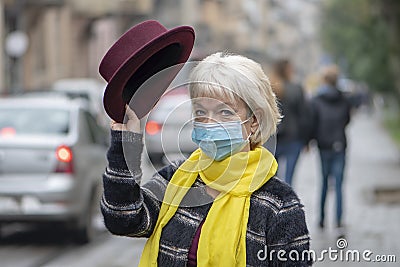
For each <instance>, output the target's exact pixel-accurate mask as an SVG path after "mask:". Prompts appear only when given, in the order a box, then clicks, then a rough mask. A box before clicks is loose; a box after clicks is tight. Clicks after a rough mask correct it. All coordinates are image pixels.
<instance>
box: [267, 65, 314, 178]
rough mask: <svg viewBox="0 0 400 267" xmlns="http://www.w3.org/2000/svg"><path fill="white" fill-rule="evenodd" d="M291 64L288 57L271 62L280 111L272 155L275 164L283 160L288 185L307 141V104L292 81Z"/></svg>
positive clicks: (300, 91) (302, 93)
mask: <svg viewBox="0 0 400 267" xmlns="http://www.w3.org/2000/svg"><path fill="white" fill-rule="evenodd" d="M292 76H293V67H292V64H291V63H290V61H289V60H287V59H281V60H278V61H277V62H276V63H275V65H274V77H275V80H276V81H275V82H274V90H275V93H276V94H277V97H278V100H279V107H280V109H281V113H282V115H283V118H282V121H281V122H280V124H279V125H278V132H277V145H276V152H275V156H276V158H277V159H278V162H279V165H281V163H282V161H283V160H284V161H285V163H286V168H285V175H284V179H285V181H286V182H287V183H288V184H289V185H292V181H293V175H294V171H295V167H296V164H297V160H298V158H299V155H300V152H301V150H302V148H303V147H304V146H305V144H306V143H307V141H308V139H309V138H308V134H307V133H308V131H309V129H310V127H309V125H307V122H308V120H309V118H310V117H309V116H308V115H309V106H308V105H307V104H308V102H307V101H306V98H305V96H304V92H303V88H302V86H301V85H300V84H298V83H295V82H294V81H293V77H292Z"/></svg>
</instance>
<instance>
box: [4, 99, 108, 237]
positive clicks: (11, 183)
mask: <svg viewBox="0 0 400 267" xmlns="http://www.w3.org/2000/svg"><path fill="white" fill-rule="evenodd" d="M107 139H108V135H107V133H106V132H105V130H104V129H103V128H101V127H99V125H98V124H97V122H96V120H95V119H94V118H93V116H92V114H91V113H90V112H89V111H88V110H87V107H86V105H83V104H82V102H81V101H80V100H71V99H68V98H66V97H64V98H61V97H54V98H53V97H37V98H35V97H33V96H30V97H13V98H5V99H0V225H1V224H6V223H13V222H23V223H45V222H46V223H48V222H51V223H52V224H54V223H57V224H62V225H65V226H67V227H68V228H69V229H71V230H72V231H73V233H74V236H75V237H76V240H77V241H79V242H81V243H85V242H88V241H90V240H91V239H92V238H93V237H94V235H95V233H96V229H97V228H96V227H97V226H99V219H101V214H100V210H99V199H100V196H101V188H102V187H101V181H102V173H103V171H104V169H105V167H106V150H107Z"/></svg>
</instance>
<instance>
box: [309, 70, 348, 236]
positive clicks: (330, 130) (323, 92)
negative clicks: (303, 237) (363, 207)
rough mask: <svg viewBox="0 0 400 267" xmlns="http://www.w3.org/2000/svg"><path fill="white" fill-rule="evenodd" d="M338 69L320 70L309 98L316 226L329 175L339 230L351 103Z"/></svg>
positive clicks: (322, 219) (322, 223)
mask: <svg viewBox="0 0 400 267" xmlns="http://www.w3.org/2000/svg"><path fill="white" fill-rule="evenodd" d="M338 75H339V70H338V67H337V66H336V65H331V66H327V67H325V68H324V70H323V71H322V76H323V80H324V84H323V85H322V86H321V87H320V88H319V89H318V92H317V95H316V96H315V97H314V98H313V100H312V107H313V114H314V115H313V117H314V131H313V137H314V139H315V140H316V141H317V144H318V149H319V154H320V157H321V177H322V182H321V197H320V216H319V227H320V228H324V226H325V202H326V196H327V193H328V185H329V178H333V179H334V180H335V195H336V226H337V227H338V231H339V233H338V235H339V236H342V235H344V232H343V230H344V229H343V222H342V214H343V193H342V192H343V189H342V186H343V174H344V168H345V162H346V148H347V138H346V132H345V130H346V126H347V125H348V123H349V122H350V112H351V104H350V102H349V101H348V99H347V98H346V97H345V96H344V95H343V94H342V93H341V91H340V90H339V89H338V87H337V79H338Z"/></svg>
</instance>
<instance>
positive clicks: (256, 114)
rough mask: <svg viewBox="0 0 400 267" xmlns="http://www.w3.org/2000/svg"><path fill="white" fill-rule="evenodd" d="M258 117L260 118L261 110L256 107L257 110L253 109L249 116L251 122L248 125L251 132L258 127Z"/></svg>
mask: <svg viewBox="0 0 400 267" xmlns="http://www.w3.org/2000/svg"><path fill="white" fill-rule="evenodd" d="M260 118H261V110H260V109H257V110H255V111H254V112H253V117H252V118H251V119H252V122H251V125H250V131H251V132H252V133H253V134H254V133H255V132H256V131H257V129H258V127H260V124H259V119H260Z"/></svg>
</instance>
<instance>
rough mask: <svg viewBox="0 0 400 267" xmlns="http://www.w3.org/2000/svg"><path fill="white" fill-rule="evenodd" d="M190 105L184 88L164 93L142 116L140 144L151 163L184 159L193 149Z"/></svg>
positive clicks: (194, 145) (194, 147) (194, 146)
mask: <svg viewBox="0 0 400 267" xmlns="http://www.w3.org/2000/svg"><path fill="white" fill-rule="evenodd" d="M191 114H192V106H191V102H190V98H189V95H188V92H187V89H185V88H181V89H174V90H172V91H170V92H169V93H166V94H165V95H164V96H163V97H162V98H161V99H160V101H159V102H158V103H157V105H156V106H155V107H154V108H153V110H152V111H151V112H150V114H149V115H148V116H147V117H146V122H145V129H144V132H145V136H144V137H145V138H144V145H145V148H146V151H147V155H148V156H149V159H150V161H151V162H152V163H156V164H157V163H160V162H163V161H165V160H169V161H171V160H179V159H185V158H186V157H187V156H188V155H189V154H190V153H192V152H193V151H194V150H195V149H196V144H195V143H194V142H193V141H192V139H191V133H192V129H193V127H192V120H191Z"/></svg>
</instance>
